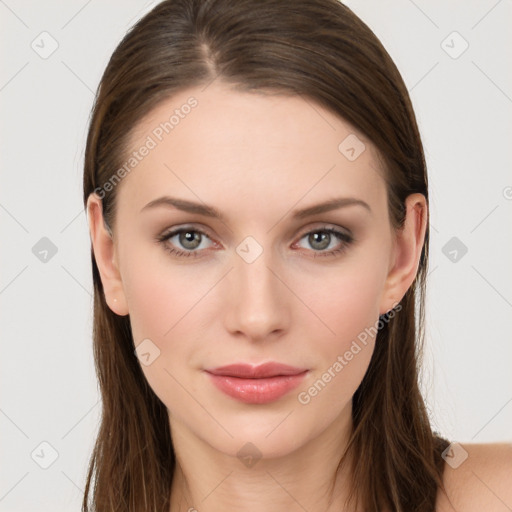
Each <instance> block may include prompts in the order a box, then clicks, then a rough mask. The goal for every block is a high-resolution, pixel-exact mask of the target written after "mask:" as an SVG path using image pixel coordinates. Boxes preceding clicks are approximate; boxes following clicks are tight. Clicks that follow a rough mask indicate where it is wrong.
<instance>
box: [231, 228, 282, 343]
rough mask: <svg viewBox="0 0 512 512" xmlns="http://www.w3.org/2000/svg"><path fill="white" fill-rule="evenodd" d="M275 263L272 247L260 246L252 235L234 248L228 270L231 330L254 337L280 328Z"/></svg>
mask: <svg viewBox="0 0 512 512" xmlns="http://www.w3.org/2000/svg"><path fill="white" fill-rule="evenodd" d="M277 266H278V265H277V264H276V261H275V258H273V256H272V249H271V248H265V249H263V246H262V245H261V244H259V243H258V242H257V241H256V240H255V239H254V238H253V237H247V238H246V239H244V241H242V242H241V243H240V244H239V246H238V247H237V248H236V254H234V268H233V271H232V272H230V290H229V293H230V294H231V300H230V305H231V306H230V308H229V309H230V313H229V315H228V328H229V329H230V330H231V331H233V332H234V331H240V332H243V333H244V334H246V335H247V336H248V337H249V338H254V339H256V338H265V337H266V336H268V335H270V334H271V333H272V332H274V331H276V330H280V329H283V328H284V326H285V319H286V314H285V311H284V308H285V300H284V297H283V285H282V283H280V281H279V279H277V278H276V276H275V275H274V273H273V272H275V270H274V267H277ZM271 269H272V270H271Z"/></svg>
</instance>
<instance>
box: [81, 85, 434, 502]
mask: <svg viewBox="0 0 512 512" xmlns="http://www.w3.org/2000/svg"><path fill="white" fill-rule="evenodd" d="M190 96H194V97H195V98H196V99H197V100H198V106H197V107H196V108H195V109H193V110H192V111H191V112H190V114H189V115H187V116H186V117H185V118H184V119H182V120H180V123H179V124H178V125H177V126H176V127H175V128H174V129H173V130H172V132H171V133H170V134H168V135H166V136H165V137H164V139H163V140H162V141H161V142H160V143H159V144H158V145H157V147H155V148H154V149H152V150H151V152H150V153H149V154H148V155H147V156H146V157H145V158H144V159H143V160H142V161H141V162H140V163H139V164H138V165H137V166H136V167H135V168H134V169H133V170H132V171H131V172H130V173H129V174H128V175H127V176H126V177H125V178H123V180H122V181H121V183H120V184H119V185H117V186H118V190H117V193H118V210H117V217H116V221H115V225H114V227H113V232H114V236H113V239H112V238H111V237H110V236H109V233H108V232H107V231H106V229H105V227H104V225H103V218H102V211H101V201H100V199H99V198H98V197H97V196H96V195H95V194H92V195H91V196H90V197H89V200H88V204H87V212H88V218H89V226H90V233H91V241H92V243H93V248H94V252H95V256H96V261H97V264H98V268H99V270H100V274H101V279H102V283H103V286H104V290H105V296H106V300H107V303H108V305H109V307H110V308H111V309H112V310H113V311H114V312H115V313H116V314H118V315H127V314H129V315H130V321H131V326H132V332H133V337H134V340H135V344H136V345H139V344H140V343H141V342H142V340H144V339H147V338H149V339H150V340H151V342H152V343H153V344H154V346H156V347H158V349H159V351H160V355H159V356H158V357H157V358H156V359H155V360H154V361H153V362H152V363H151V364H150V365H149V366H144V365H143V366H142V369H143V371H144V375H145V377H146V378H147V380H148V382H149V384H150V385H151V387H152V389H153V390H154V392H155V393H156V394H157V396H158V397H159V398H160V399H161V400H162V401H163V403H164V404H165V405H166V406H167V408H168V410H169V421H170V425H171V430H172V436H173V440H172V441H173V443H174V449H175V452H176V456H177V461H178V468H177V471H176V473H175V479H174V481H173V488H172V503H171V509H172V510H173V511H175V510H176V511H178V510H179V511H187V510H189V509H190V508H191V507H194V508H195V509H197V510H198V511H200V512H209V511H225V510H234V509H235V507H236V509H237V510H239V511H249V510H265V511H271V512H272V511H282V510H288V511H290V512H291V511H299V510H301V511H302V510H304V508H305V509H307V510H309V511H317V510H318V511H323V512H324V511H326V510H338V511H339V510H343V501H344V500H345V498H346V497H347V487H346V484H347V477H348V475H347V473H346V471H345V470H344V469H343V468H342V470H341V472H340V473H339V474H338V478H337V479H336V480H335V482H336V483H335V488H334V493H333V497H332V504H331V506H329V502H328V497H327V488H328V484H329V483H330V482H331V479H333V478H335V469H336V466H337V464H338V462H339V459H340V456H341V454H342V453H343V450H344V448H345V445H346V442H347V439H348V435H349V432H350V429H351V426H352V424H351V405H352V404H351V399H352V396H353V394H354V392H355V391H356V389H357V388H358V386H359V384H360V383H361V380H362V379H363V377H364V374H365V371H366V369H367V368H368V364H369V362H370V358H371V355H372V353H373V349H374V342H375V339H374V338H371V337H370V338H369V339H368V341H367V344H366V345H363V344H361V343H360V346H361V350H360V352H358V353H357V355H355V356H354V357H353V359H352V360H351V361H349V362H348V364H346V366H344V368H343V370H342V371H340V372H339V373H337V374H336V377H334V378H332V380H331V381H330V382H329V383H328V384H327V385H326V386H325V388H324V389H323V390H322V391H321V392H320V393H318V395H317V396H315V397H314V398H312V399H311V401H310V402H309V403H308V404H305V405H304V404H301V403H300V402H299V401H298V399H297V395H298V393H299V392H300V391H303V390H307V389H308V388H309V387H310V386H311V385H312V383H314V382H315V381H317V380H318V379H319V378H320V377H321V376H322V374H323V373H324V372H325V371H326V370H327V369H328V368H329V367H332V365H333V363H334V362H335V361H336V360H337V358H338V356H339V355H343V354H344V353H345V352H346V351H347V350H349V348H350V346H351V344H352V342H353V341H354V340H356V339H357V337H358V335H359V334H360V333H361V332H364V330H365V328H370V327H372V326H374V325H376V323H377V322H378V319H379V315H380V314H383V313H385V312H387V311H389V310H390V309H391V308H392V307H393V306H395V305H396V304H397V303H398V302H399V301H400V300H401V298H402V297H403V296H404V294H405V293H406V291H407V289H408V288H409V287H410V286H411V284H412V282H413V280H414V277H415V275H416V273H417V269H418V261H419V257H420V253H421V248H422V245H423V240H424V236H425V228H426V219H427V210H426V208H427V207H426V202H425V198H424V197H423V196H422V195H421V194H413V195H411V196H409V197H408V198H407V203H406V207H407V217H406V221H405V225H404V228H403V230H401V231H399V232H395V231H394V230H393V229H392V227H391V225H390V222H389V216H388V207H387V192H386V184H385V182H384V180H383V178H382V175H383V170H382V168H381V164H380V161H379V157H378V154H377V153H376V151H375V149H374V147H373V146H372V144H371V143H370V142H369V140H367V139H366V138H365V136H364V135H363V134H361V133H358V132H357V131H356V130H355V129H354V128H352V127H351V126H350V125H349V124H348V123H346V122H345V121H344V120H342V119H340V118H339V117H338V116H335V115H334V114H332V113H331V112H329V111H327V110H325V109H324V108H322V107H320V106H319V105H316V104H314V103H313V102H312V101H310V100H308V101H306V100H305V99H303V98H300V97H297V96H282V95H281V96H276V95H262V94H256V93H242V92H235V91H233V90H231V89H230V88H229V86H228V85H225V84H222V83H217V82H216V83H213V84H211V85H210V86H209V87H207V88H206V89H205V90H204V91H202V89H201V88H194V89H190V90H187V91H182V92H181V93H179V94H177V95H176V96H174V97H172V98H171V99H169V100H166V101H165V102H164V103H162V104H161V105H160V106H158V107H157V108H156V109H155V110H154V111H152V112H150V113H149V114H148V115H147V116H146V118H145V119H143V120H142V121H141V122H140V123H139V124H138V126H137V129H136V131H135V132H134V135H133V137H132V147H133V149H134V150H136V149H137V148H139V147H140V146H141V145H142V144H143V142H144V140H145V139H146V138H147V136H148V135H149V134H151V133H152V130H154V128H155V127H157V126H158V125H159V123H160V122H162V121H164V120H166V119H168V118H169V112H171V111H172V110H174V109H175V108H179V107H180V105H183V104H184V103H186V101H187V99H188V98H189V97H190ZM350 134H356V136H357V137H358V138H359V139H360V140H361V141H363V142H364V144H365V146H366V149H365V151H363V152H362V153H361V155H360V156H359V157H358V158H357V159H356V160H354V161H349V160H348V159H347V158H346V157H345V156H344V155H343V154H342V153H340V151H339V150H338V145H339V144H340V142H341V141H343V140H344V139H345V138H346V137H347V136H348V135H350ZM163 195H171V196H173V197H178V198H182V199H187V200H190V201H194V202H199V203H206V204H208V205H212V206H214V207H215V208H217V209H218V210H219V211H221V212H222V214H223V215H224V216H225V221H224V222H221V221H220V220H217V219H213V218H209V217H205V216H202V215H199V214H191V213H186V212H182V211H179V210H177V209H174V208H170V207H159V208H155V209H147V210H145V211H143V212H141V209H142V208H143V207H144V206H145V205H146V204H147V203H149V202H150V201H152V200H154V199H156V198H158V197H160V196H163ZM341 196H344V197H354V198H358V199H360V200H362V201H365V202H366V203H367V204H368V205H369V206H370V208H371V211H367V210H366V209H365V208H363V207H361V206H358V205H351V206H345V207H343V208H339V209H337V210H333V211H330V212H326V213H321V214H316V215H314V216H312V217H308V218H304V219H300V220H293V219H292V214H291V212H292V211H294V210H295V209H300V208H305V207H308V206H311V205H315V204H317V203H321V202H324V201H326V200H329V199H333V198H336V197H341ZM183 226H185V227H191V228H192V227H193V228H195V229H200V230H202V231H204V232H205V233H206V234H207V236H206V237H205V238H203V241H202V242H201V245H200V247H199V249H188V250H189V251H190V250H192V251H194V250H195V251H200V252H201V256H200V257H197V258H195V257H177V256H175V255H172V254H170V253H169V252H168V251H166V249H165V247H166V246H167V247H171V246H173V245H174V247H176V248H177V249H179V250H182V251H186V250H187V247H186V246H183V244H180V240H179V237H178V236H174V237H173V238H172V239H171V240H167V242H164V243H161V242H157V241H156V240H155V238H156V237H157V236H159V235H162V234H165V233H166V232H168V231H170V228H175V227H183ZM325 226H328V227H334V228H337V229H339V230H341V231H347V230H349V231H350V233H352V235H353V237H354V239H355V241H354V242H353V243H352V244H348V245H346V246H345V250H344V251H343V252H341V253H339V254H337V255H331V256H325V257H320V256H318V253H319V252H322V251H323V252H326V249H318V248H317V247H318V245H314V241H313V242H311V240H310V239H308V236H307V235H308V234H309V233H311V232H317V233H318V232H320V234H321V233H322V229H323V228H324V227H325ZM315 230H316V231H315ZM247 236H252V237H253V238H254V239H255V240H256V241H257V243H258V244H259V245H260V246H261V248H262V250H263V252H262V254H261V255H260V256H259V257H258V258H257V259H256V260H255V261H253V262H252V263H248V262H247V261H245V260H244V259H243V258H242V257H241V256H240V255H239V254H238V253H237V252H236V248H237V246H239V244H240V243H241V242H242V241H243V240H244V239H245V238H246V237H247ZM308 240H309V241H308ZM182 242H183V239H182ZM317 244H318V243H317ZM342 246H344V242H342V241H341V242H340V241H339V240H338V239H337V238H336V237H334V236H332V237H331V242H330V244H329V248H328V249H327V250H329V249H333V248H338V247H342ZM251 250H253V249H251ZM315 255H317V257H314V256H315ZM396 314H400V313H399V312H397V313H396ZM267 361H278V362H282V363H285V364H289V365H292V366H298V367H301V368H307V369H308V370H309V373H308V375H307V377H306V379H305V380H304V382H303V384H302V385H301V386H300V388H299V389H296V390H293V391H292V392H290V393H289V394H287V395H285V396H284V397H282V398H281V399H279V400H277V401H275V402H273V403H269V404H264V405H254V404H244V403H241V402H239V401H237V400H234V399H232V398H230V397H228V396H226V395H224V394H223V393H222V392H220V391H219V390H218V389H217V388H215V387H214V386H213V385H212V384H211V382H210V381H209V378H208V376H207V375H206V374H205V373H204V372H203V371H202V370H203V369H204V368H211V367H216V366H221V365H225V364H230V363H235V362H248V363H252V364H259V363H263V362H267ZM249 442H250V443H252V444H253V445H254V446H256V447H257V449H258V451H259V452H260V453H261V456H262V457H261V459H259V460H258V461H257V463H256V464H255V465H253V466H252V467H247V466H246V465H244V464H243V463H242V462H241V460H240V459H239V458H238V457H237V452H238V451H239V450H240V449H241V448H242V447H243V446H244V445H246V443H249Z"/></svg>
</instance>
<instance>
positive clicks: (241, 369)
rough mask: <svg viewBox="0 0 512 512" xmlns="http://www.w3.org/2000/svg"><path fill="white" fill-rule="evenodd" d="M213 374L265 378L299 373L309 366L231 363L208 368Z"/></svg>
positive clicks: (243, 377)
mask: <svg viewBox="0 0 512 512" xmlns="http://www.w3.org/2000/svg"><path fill="white" fill-rule="evenodd" d="M206 371H207V372H208V373H211V374H213V375H223V376H225V377H238V378H240V379H265V378H268V377H278V376H280V375H299V374H300V373H304V372H305V371H307V368H296V367H294V366H289V365H286V364H281V363H275V362H270V363H265V364H262V365H259V366H251V365H249V364H230V365H227V366H220V367H218V368H213V369H208V370H206Z"/></svg>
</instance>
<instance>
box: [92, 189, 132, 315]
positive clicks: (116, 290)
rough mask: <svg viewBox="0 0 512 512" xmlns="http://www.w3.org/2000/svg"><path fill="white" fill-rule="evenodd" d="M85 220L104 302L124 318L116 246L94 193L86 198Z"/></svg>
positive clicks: (125, 308)
mask: <svg viewBox="0 0 512 512" xmlns="http://www.w3.org/2000/svg"><path fill="white" fill-rule="evenodd" d="M87 219H88V223H89V232H90V237H91V243H92V246H93V251H94V258H95V259H96V265H97V266H98V270H99V273H100V277H101V282H102V284H103V290H104V293H105V300H106V302H107V304H108V306H109V308H110V309H111V310H112V311H113V312H114V313H116V314H117V315H119V316H125V315H127V314H128V307H127V302H126V297H125V294H124V290H123V284H122V280H121V274H120V272H119V266H118V261H117V251H116V244H115V243H114V240H113V236H111V234H110V232H109V231H107V228H106V226H105V222H104V219H103V203H102V201H101V199H100V198H99V196H98V195H97V194H96V193H92V194H90V195H89V197H88V198H87Z"/></svg>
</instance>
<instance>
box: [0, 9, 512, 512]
mask: <svg viewBox="0 0 512 512" xmlns="http://www.w3.org/2000/svg"><path fill="white" fill-rule="evenodd" d="M155 3H156V2H150V3H148V2H145V1H143V0H140V1H137V0H130V1H122V2H121V0H117V1H109V2H105V1H103V2H100V1H98V0H92V1H91V0H89V1H84V0H73V1H68V2H60V1H57V0H52V1H46V2H35V1H33V2H30V1H28V0H24V1H22V0H5V1H3V0H0V23H1V24H0V34H1V38H2V41H1V43H2V45H1V48H2V55H1V58H2V65H1V68H0V100H1V106H0V108H1V130H2V132H1V150H0V157H1V173H2V175H1V188H0V222H1V224H0V226H1V247H2V251H1V253H0V254H1V261H0V314H1V318H0V321H1V329H2V330H1V333H2V337H1V343H2V347H1V354H2V356H1V383H0V384H1V388H0V389H1V391H2V393H1V397H0V429H1V437H0V439H1V452H0V460H1V461H2V462H1V466H0V510H2V511H24V512H25V511H27V510H38V511H40V512H43V511H52V512H54V511H56V510H59V511H78V510H79V509H80V503H81V498H82V494H83V488H84V478H85V471H86V466H87V463H88V459H89V455H90V453H91V450H92V447H93V442H94V438H95V434H96V429H97V426H98V421H99V413H100V405H101V404H100V402H99V394H98V390H97V385H96V376H95V373H94V366H93V359H92V347H91V328H92V322H91V311H92V297H91V291H92V278H91V268H90V259H89V248H90V239H89V234H88V231H87V222H86V216H85V213H84V211H83V207H82V196H81V193H82V184H81V180H82V162H83V153H84V145H85V136H86V128H87V121H88V116H89V112H90V109H91V106H92V101H93V94H94V92H93V91H94V90H95V89H96V87H97V84H98V82H99V79H100V76H101V74H102V72H103V70H104V68H105V66H106V64H107V61H108V58H109V57H110V55H111V53H112V51H113V50H114V48H115V46H116V45H117V44H118V42H119V41H120V40H121V38H122V36H123V35H124V33H125V31H126V30H127V28H128V27H129V26H130V25H132V24H133V22H134V21H135V20H136V19H138V18H139V17H140V16H141V15H143V14H144V13H145V12H147V11H148V10H149V8H150V7H151V6H152V5H154V4H155ZM347 4H348V5H349V6H350V7H351V8H352V9H353V10H354V11H355V13H356V14H358V15H359V16H360V17H361V18H362V19H363V20H364V21H365V22H366V23H367V24H368V25H369V26H370V27H371V28H372V29H373V30H374V32H375V33H376V34H377V36H378V37H379V38H380V39H381V41H382V42H383V44H384V46H385V47H386V48H387V50H388V51H389V53H390V54H391V56H392V57H393V58H394V60H395V62H396V64H397V66H398V68H399V69H400V72H401V73H402V76H403V77H404V80H405V82H406V84H407V86H408V88H409V90H410V92H411V97H412V100H413V104H414V107H415V109H416V113H417V117H418V122H419V125H420V130H421V132H422V136H423V140H424V144H425V150H426V156H427V163H428V166H429V173H430V193H431V220H432V243H431V263H430V274H429V295H428V298H429V300H428V310H427V322H428V338H427V342H428V343H427V347H426V353H425V365H424V375H423V384H422V385H423V390H424V393H425V396H426V398H427V401H428V405H429V409H430V411H431V414H432V421H433V423H434V426H435V428H436V429H437V430H439V431H440V432H441V433H442V434H443V435H445V436H446V437H448V438H450V439H451V440H455V441H459V442H462V443H464V442H494V441H501V440H508V441H511V440H512V439H511V424H512V403H511V402H512V372H511V362H512V343H511V334H510V333H511V332H512V315H511V312H512V279H511V274H512V270H511V265H510V262H511V261H512V236H511V233H512V230H511V225H512V215H511V213H512V173H511V142H510V141H511V140H512V136H511V135H512V134H511V132H512V129H511V127H512V123H511V114H512V100H511V96H512V76H511V66H510V64H511V62H512V59H511V49H512V44H511V43H512V37H511V30H510V19H512V18H511V14H512V13H511V11H512V6H511V2H510V0H501V1H496V0H489V1H483V0H482V1H467V0H464V1H462V0H460V1H451V2H446V1H441V0H436V1H432V0H430V1H427V0H422V1H420V0H416V1H415V2H413V1H411V0H395V1H382V0H378V1H377V0H375V1H357V0H352V1H349V2H347ZM44 31H46V32H48V33H49V34H50V35H51V38H53V39H54V40H56V41H57V43H58V48H57V49H56V51H55V52H54V53H53V54H52V55H50V56H49V57H48V58H42V57H41V56H40V55H39V54H38V53H36V51H34V49H33V48H32V47H31V45H32V44H34V46H36V45H38V46H36V47H37V48H39V51H40V52H41V51H43V49H44V50H45V51H48V50H49V49H51V46H50V45H51V38H50V37H49V36H44V35H43V36H41V35H40V34H41V33H42V32H44ZM454 31H457V32H458V33H459V34H460V36H461V37H459V36H457V35H456V34H455V35H454V34H453V32H454ZM42 38H46V39H44V40H43V42H42ZM443 41H444V43H443ZM464 41H467V43H468V44H469V47H468V48H467V50H466V51H465V52H464V53H462V54H460V55H459V53H460V51H461V50H462V49H463V48H464V46H465V43H464ZM33 42H34V43H33ZM43 46H44V48H43ZM454 57H457V58H454ZM43 237H47V238H48V239H50V240H51V242H52V243H53V244H54V245H55V246H56V248H57V252H56V254H55V255H54V256H53V257H51V253H49V254H48V256H47V259H48V261H46V262H42V261H41V260H40V259H39V258H38V257H36V254H37V252H38V250H40V248H39V246H36V244H37V243H38V242H39V241H40V239H41V238H43ZM453 237H456V240H455V241H452V242H449V241H450V240H451V239H452V238H453ZM40 243H42V242H40ZM447 244H448V245H447ZM451 244H455V245H451ZM461 244H464V245H465V246H466V247H467V253H466V254H464V255H463V256H462V257H461V255H462V252H461ZM34 246H36V249H35V250H34V252H36V254H34V252H33V247H34ZM454 250H455V251H457V252H456V253H455V252H453V251H454ZM445 253H446V254H445ZM40 257H42V256H41V255H40ZM450 258H451V259H454V258H456V260H457V261H455V262H454V261H451V259H450ZM43 442H45V443H49V445H51V446H48V445H47V444H43V445H41V443H43ZM52 447H53V448H52ZM53 450H55V453H54V452H53ZM55 454H58V457H57V458H56V460H55V461H53V458H54V456H55ZM52 461H53V463H52ZM50 463H51V465H50V466H49V467H48V468H47V469H43V468H42V467H41V465H43V466H44V465H48V464H50Z"/></svg>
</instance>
